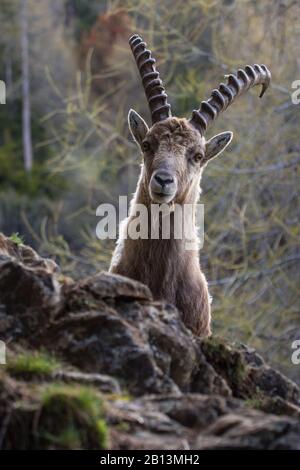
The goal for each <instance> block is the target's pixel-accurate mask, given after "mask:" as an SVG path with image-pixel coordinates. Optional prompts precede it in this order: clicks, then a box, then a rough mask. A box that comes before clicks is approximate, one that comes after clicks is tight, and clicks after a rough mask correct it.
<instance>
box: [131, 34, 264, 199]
mask: <svg viewBox="0 0 300 470" xmlns="http://www.w3.org/2000/svg"><path fill="white" fill-rule="evenodd" d="M129 44H130V46H131V49H132V52H133V55H134V58H135V61H136V63H137V66H138V70H139V72H140V75H141V78H142V83H143V87H144V90H145V94H146V98H147V101H148V104H149V108H150V112H151V117H152V127H150V129H149V127H148V126H147V124H146V122H145V121H144V120H143V118H142V117H141V116H140V115H139V114H138V113H137V112H135V111H133V110H130V111H129V115H128V121H129V127H130V131H131V133H132V135H133V138H134V139H135V141H136V142H137V143H138V145H139V146H140V148H141V150H142V153H143V156H144V165H143V172H144V173H143V177H144V182H145V183H146V184H147V186H148V188H149V196H150V199H151V200H152V201H153V202H155V203H162V202H166V203H168V202H171V201H174V202H182V201H185V200H186V197H187V195H188V194H189V192H190V191H191V190H192V189H193V188H195V187H197V186H198V184H199V180H200V177H201V173H202V170H203V168H204V166H205V165H206V164H207V163H208V161H210V160H211V159H212V158H214V157H216V156H217V155H219V154H220V153H221V152H223V150H224V149H225V148H226V147H227V145H228V144H229V143H230V141H231V139H232V135H233V134H232V132H222V133H221V134H217V135H215V136H214V137H212V138H211V139H210V140H208V141H207V140H206V139H205V137H204V135H205V132H206V130H207V129H208V127H209V126H210V124H211V123H212V122H213V121H214V120H215V119H216V118H217V117H218V115H219V114H220V113H221V112H222V111H224V110H225V109H227V108H228V106H230V105H231V104H232V103H233V102H234V101H235V99H236V98H237V97H238V96H240V95H241V94H242V93H244V92H245V91H248V90H249V89H250V88H252V87H253V86H255V85H262V91H261V93H260V97H262V96H263V94H264V92H265V91H266V89H267V88H268V86H269V84H270V80H271V73H270V71H269V70H268V69H267V67H266V66H265V65H257V64H255V65H253V66H250V65H247V66H246V67H245V68H244V69H239V70H238V72H237V74H236V75H233V74H231V75H228V77H227V78H228V83H227V84H223V83H222V84H220V86H219V88H218V89H215V90H213V91H212V93H211V96H210V98H209V99H208V100H207V101H202V103H201V105H200V108H199V109H197V110H194V111H193V113H192V117H191V118H190V119H189V120H188V119H185V118H184V119H179V118H176V117H172V115H171V106H170V104H169V103H168V102H167V95H166V93H165V89H164V86H163V84H162V81H161V79H160V78H159V73H158V71H157V70H156V69H155V65H154V64H155V59H153V58H152V56H151V52H150V51H149V50H148V49H146V43H144V42H143V41H142V39H141V38H140V37H139V36H138V35H134V36H132V37H131V38H130V40H129Z"/></svg>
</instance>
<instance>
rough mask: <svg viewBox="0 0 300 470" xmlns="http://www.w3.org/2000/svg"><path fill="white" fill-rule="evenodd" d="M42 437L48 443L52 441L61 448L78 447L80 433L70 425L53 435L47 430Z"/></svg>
mask: <svg viewBox="0 0 300 470" xmlns="http://www.w3.org/2000/svg"><path fill="white" fill-rule="evenodd" d="M43 438H44V439H45V440H47V441H48V442H49V443H53V444H54V445H57V446H58V447H61V448H63V449H79V448H80V434H79V431H78V429H74V428H72V427H69V428H65V429H63V430H62V431H61V432H60V433H59V434H58V435H56V436H54V435H53V434H50V433H48V432H46V431H45V432H44V433H43Z"/></svg>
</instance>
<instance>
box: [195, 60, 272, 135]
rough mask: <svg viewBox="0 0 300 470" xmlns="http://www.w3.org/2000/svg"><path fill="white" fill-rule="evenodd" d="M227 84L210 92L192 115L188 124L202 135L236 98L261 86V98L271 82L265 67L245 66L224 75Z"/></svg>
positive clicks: (256, 65)
mask: <svg viewBox="0 0 300 470" xmlns="http://www.w3.org/2000/svg"><path fill="white" fill-rule="evenodd" d="M226 78H227V84H224V83H221V84H220V86H219V88H218V89H215V90H213V91H212V92H211V96H210V98H209V99H208V100H207V101H202V103H201V105H200V108H199V109H196V110H194V111H193V113H192V117H191V119H190V123H191V124H192V125H193V126H194V127H195V128H196V129H197V130H198V131H199V132H200V133H201V135H204V134H205V132H206V131H207V129H208V127H209V126H210V124H211V123H212V122H213V121H215V120H216V119H217V117H218V116H219V114H220V113H221V112H222V111H224V110H225V109H227V108H228V106H230V105H231V104H232V103H233V102H234V101H235V99H236V98H237V97H238V96H241V95H242V94H243V93H245V92H246V91H248V90H250V88H252V87H254V86H256V85H262V89H261V92H260V95H259V97H260V98H261V97H262V96H263V95H264V93H265V91H266V90H267V88H268V87H269V85H270V81H271V72H270V70H269V69H268V68H267V67H266V66H265V65H258V64H255V65H252V66H251V65H246V67H245V68H244V69H239V70H238V71H237V73H236V74H230V75H226Z"/></svg>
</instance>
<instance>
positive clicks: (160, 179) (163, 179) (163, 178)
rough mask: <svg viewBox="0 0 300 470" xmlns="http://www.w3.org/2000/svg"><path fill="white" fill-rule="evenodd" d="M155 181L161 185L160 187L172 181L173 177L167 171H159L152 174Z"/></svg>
mask: <svg viewBox="0 0 300 470" xmlns="http://www.w3.org/2000/svg"><path fill="white" fill-rule="evenodd" d="M154 179H155V181H156V182H157V183H158V184H160V185H161V187H162V188H164V186H166V185H167V184H171V183H174V178H173V176H172V175H170V173H168V172H167V171H160V172H159V173H156V174H155V175H154Z"/></svg>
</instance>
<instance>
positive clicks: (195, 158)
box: [193, 153, 202, 163]
mask: <svg viewBox="0 0 300 470" xmlns="http://www.w3.org/2000/svg"><path fill="white" fill-rule="evenodd" d="M201 159H202V155H201V153H196V154H195V155H194V157H193V160H194V162H196V163H198V162H200V161H201Z"/></svg>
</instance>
